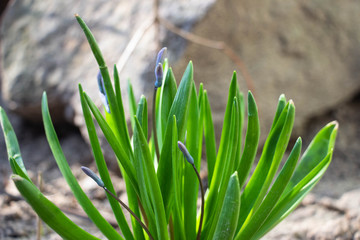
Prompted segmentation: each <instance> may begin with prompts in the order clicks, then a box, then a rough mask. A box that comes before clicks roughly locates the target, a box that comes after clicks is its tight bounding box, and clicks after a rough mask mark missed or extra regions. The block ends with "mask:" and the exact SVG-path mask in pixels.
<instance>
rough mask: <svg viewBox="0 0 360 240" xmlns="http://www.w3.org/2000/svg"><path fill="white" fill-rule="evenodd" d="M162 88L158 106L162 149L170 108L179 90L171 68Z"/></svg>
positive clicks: (159, 138)
mask: <svg viewBox="0 0 360 240" xmlns="http://www.w3.org/2000/svg"><path fill="white" fill-rule="evenodd" d="M160 89H161V90H160V100H159V106H158V107H157V109H158V115H157V123H158V125H157V126H158V127H157V130H158V142H159V148H160V149H161V148H162V146H163V140H164V139H165V131H166V126H167V122H168V119H169V113H170V109H171V106H172V103H173V101H174V98H175V95H176V90H177V86H176V80H175V76H174V74H173V71H172V69H171V68H169V70H168V71H167V74H166V77H165V80H164V83H163V85H162V87H161V88H160Z"/></svg>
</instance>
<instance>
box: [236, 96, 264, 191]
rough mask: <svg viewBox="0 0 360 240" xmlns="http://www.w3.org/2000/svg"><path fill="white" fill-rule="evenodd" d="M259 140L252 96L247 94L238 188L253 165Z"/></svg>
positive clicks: (258, 128) (255, 107) (243, 182)
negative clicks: (246, 118)
mask: <svg viewBox="0 0 360 240" xmlns="http://www.w3.org/2000/svg"><path fill="white" fill-rule="evenodd" d="M259 139H260V121H259V116H258V109H257V106H256V102H255V99H254V96H253V95H252V93H251V92H250V91H249V92H248V123H247V131H246V137H245V146H244V152H243V154H242V156H241V160H240V165H239V168H238V173H239V182H240V186H244V184H245V181H246V179H247V177H248V176H249V173H250V170H251V166H252V165H253V163H254V160H255V157H256V152H257V147H258V144H259Z"/></svg>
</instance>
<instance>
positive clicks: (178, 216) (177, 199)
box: [171, 115, 186, 240]
mask: <svg viewBox="0 0 360 240" xmlns="http://www.w3.org/2000/svg"><path fill="white" fill-rule="evenodd" d="M173 117H174V119H173V122H174V124H173V128H172V145H171V153H172V165H173V168H172V174H173V185H174V187H173V190H174V205H173V211H172V212H173V221H174V237H175V239H176V240H182V239H186V236H185V228H184V218H183V214H182V206H183V205H182V201H181V199H182V198H181V186H182V183H181V181H182V176H181V175H180V171H179V170H180V168H182V162H180V161H181V159H180V158H178V152H179V151H178V149H177V144H178V135H177V134H178V130H177V126H176V117H175V115H174V116H173Z"/></svg>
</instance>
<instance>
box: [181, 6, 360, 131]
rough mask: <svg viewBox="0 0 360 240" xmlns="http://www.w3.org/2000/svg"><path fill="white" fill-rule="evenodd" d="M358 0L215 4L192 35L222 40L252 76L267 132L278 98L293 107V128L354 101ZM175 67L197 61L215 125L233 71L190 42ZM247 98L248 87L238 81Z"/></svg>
mask: <svg viewBox="0 0 360 240" xmlns="http://www.w3.org/2000/svg"><path fill="white" fill-rule="evenodd" d="M359 11H360V2H359V1H354V0H344V1H341V2H339V1H336V0H328V1H322V0H313V1H300V0H297V1H289V2H288V1H281V0H275V1H269V0H267V1H246V0H240V1H238V0H228V1H217V2H216V3H215V4H214V6H213V7H212V8H211V9H210V10H209V13H208V14H207V15H206V17H205V18H203V19H202V20H201V21H200V22H199V23H197V24H196V26H195V27H194V29H193V30H192V32H193V33H195V34H197V35H200V36H203V37H206V38H209V39H213V40H223V41H225V42H226V43H227V44H228V45H229V46H230V47H231V48H233V49H234V50H235V51H236V53H237V54H238V55H239V56H240V57H241V58H242V60H243V62H244V63H245V65H246V66H247V69H248V70H249V72H250V75H251V76H252V79H253V83H254V86H255V97H256V100H257V104H258V106H259V110H260V116H261V120H260V121H261V123H262V130H263V131H262V132H263V134H262V135H263V136H264V134H267V132H268V130H269V127H270V124H271V122H272V118H273V116H274V113H275V109H276V104H277V99H278V97H279V95H280V94H281V93H285V94H286V97H287V98H288V99H289V98H292V99H293V100H294V102H295V105H296V107H297V112H296V115H297V116H296V122H295V124H296V126H297V129H298V130H301V129H300V128H299V127H301V126H304V124H305V123H306V121H308V120H309V118H310V117H312V116H317V115H320V114H323V113H324V112H327V111H329V109H333V108H335V107H336V106H338V105H339V103H341V102H344V101H347V100H349V99H351V98H352V97H353V96H354V94H355V93H357V92H359V89H360V81H359V78H360V61H359V59H360V44H359V42H360V28H359V27H358V25H359V24H360V15H359V14H358V13H359ZM184 59H185V60H181V61H179V62H178V64H177V65H176V67H175V69H176V72H177V73H178V74H179V73H180V72H181V71H183V69H184V67H185V65H186V63H187V60H188V59H192V60H193V61H194V67H195V68H194V72H195V80H196V81H197V82H204V86H205V88H207V90H208V94H209V97H210V103H211V104H212V108H213V109H214V119H215V122H216V125H217V126H218V127H220V123H221V122H222V120H223V112H224V106H225V104H226V101H227V99H226V97H224V96H227V91H228V86H229V83H230V79H231V75H232V71H233V70H237V71H238V73H239V75H241V74H240V72H239V69H238V67H237V66H236V65H235V64H234V63H233V62H232V61H230V60H229V58H227V57H226V56H225V55H223V54H222V53H221V52H220V51H218V50H213V49H209V48H206V47H203V46H199V45H196V44H188V47H187V49H186V52H185V54H184ZM239 82H240V85H241V88H242V90H243V91H244V92H246V90H247V87H246V85H245V81H244V80H243V79H242V77H240V80H239Z"/></svg>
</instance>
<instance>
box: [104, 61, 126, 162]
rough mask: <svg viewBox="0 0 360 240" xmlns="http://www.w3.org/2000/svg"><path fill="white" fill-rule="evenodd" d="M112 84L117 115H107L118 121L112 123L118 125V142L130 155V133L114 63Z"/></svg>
mask: <svg viewBox="0 0 360 240" xmlns="http://www.w3.org/2000/svg"><path fill="white" fill-rule="evenodd" d="M114 85H115V86H114V87H115V97H116V103H117V106H118V110H119V111H118V112H119V116H118V118H114V115H112V114H109V115H110V116H111V118H113V121H118V123H119V124H118V125H116V124H114V126H117V127H118V128H117V129H116V130H117V132H118V138H119V139H120V142H121V143H122V144H124V145H125V146H126V149H128V152H130V155H132V148H131V144H130V135H129V131H128V128H127V123H126V117H125V111H124V105H123V102H122V95H121V88H120V78H119V73H118V71H117V68H116V65H114ZM105 114H107V112H106V111H105ZM107 119H108V118H107ZM113 130H114V129H113Z"/></svg>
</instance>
